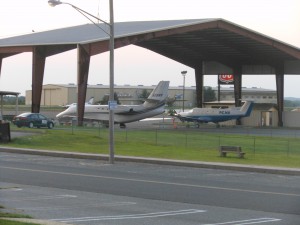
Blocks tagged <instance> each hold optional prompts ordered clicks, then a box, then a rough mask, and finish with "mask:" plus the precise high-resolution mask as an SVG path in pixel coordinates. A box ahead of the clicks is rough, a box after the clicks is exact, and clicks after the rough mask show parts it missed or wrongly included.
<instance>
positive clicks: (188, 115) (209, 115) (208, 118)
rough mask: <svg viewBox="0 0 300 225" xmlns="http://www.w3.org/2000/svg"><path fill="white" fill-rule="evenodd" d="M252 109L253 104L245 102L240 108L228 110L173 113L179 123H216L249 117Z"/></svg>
mask: <svg viewBox="0 0 300 225" xmlns="http://www.w3.org/2000/svg"><path fill="white" fill-rule="evenodd" d="M252 109H253V102H252V101H245V103H244V104H243V106H242V107H234V108H228V109H213V108H193V109H191V110H190V111H187V112H181V113H175V114H174V116H175V117H177V118H178V119H180V120H181V121H189V122H197V123H201V122H204V123H208V122H213V123H218V122H224V121H227V120H233V119H240V118H242V117H247V116H250V114H251V111H252Z"/></svg>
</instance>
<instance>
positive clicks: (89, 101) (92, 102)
mask: <svg viewBox="0 0 300 225" xmlns="http://www.w3.org/2000/svg"><path fill="white" fill-rule="evenodd" d="M93 104H94V97H91V98H90V99H89V100H88V101H87V102H85V105H93ZM76 105H77V103H71V104H69V105H64V106H63V107H64V108H69V107H70V106H76Z"/></svg>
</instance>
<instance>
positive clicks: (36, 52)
mask: <svg viewBox="0 0 300 225" xmlns="http://www.w3.org/2000/svg"><path fill="white" fill-rule="evenodd" d="M45 61H46V54H45V48H44V47H40V46H37V47H34V48H33V52H32V104H31V112H34V113H38V112H40V106H41V96H42V88H43V78H44V69H45Z"/></svg>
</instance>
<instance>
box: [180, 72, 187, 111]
mask: <svg viewBox="0 0 300 225" xmlns="http://www.w3.org/2000/svg"><path fill="white" fill-rule="evenodd" d="M186 73H187V71H181V74H182V76H183V85H182V111H183V112H184V91H185V90H184V89H185V75H186Z"/></svg>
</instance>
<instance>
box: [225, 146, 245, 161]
mask: <svg viewBox="0 0 300 225" xmlns="http://www.w3.org/2000/svg"><path fill="white" fill-rule="evenodd" d="M219 152H220V156H221V157H226V155H227V153H236V154H237V155H238V157H239V158H244V155H245V154H246V153H245V152H242V148H241V147H240V146H224V145H221V146H219Z"/></svg>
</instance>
